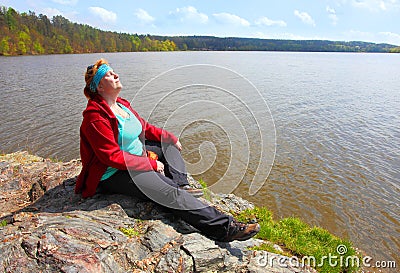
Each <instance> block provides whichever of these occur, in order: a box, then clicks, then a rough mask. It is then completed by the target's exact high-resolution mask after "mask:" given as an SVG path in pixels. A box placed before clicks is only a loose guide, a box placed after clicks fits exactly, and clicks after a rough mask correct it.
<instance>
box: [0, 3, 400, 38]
mask: <svg viewBox="0 0 400 273" xmlns="http://www.w3.org/2000/svg"><path fill="white" fill-rule="evenodd" d="M0 5H2V6H7V7H13V8H14V9H16V10H17V11H19V12H24V11H25V12H26V11H29V10H31V11H34V12H35V13H36V14H37V15H38V14H45V15H47V16H49V17H52V16H54V15H62V16H64V17H66V18H68V19H69V20H71V21H72V22H77V23H83V24H88V25H91V26H94V27H97V28H100V29H104V30H112V31H118V32H126V33H138V34H154V35H212V36H218V37H253V38H272V39H296V40H297V39H322V40H335V41H366V42H375V43H390V44H395V45H400V0H321V1H316V0H279V1H269V0H247V1H242V0H230V1H228V0H214V1H211V0H202V1H194V0H180V1H178V0H169V1H162V0H156V1H152V0H148V1H143V0H141V1H138V0H133V1H132V0H130V1H128V0H112V1H92V0H0Z"/></svg>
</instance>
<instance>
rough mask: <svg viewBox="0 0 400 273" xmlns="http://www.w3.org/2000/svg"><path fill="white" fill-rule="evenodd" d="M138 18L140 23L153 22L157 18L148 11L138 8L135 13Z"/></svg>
mask: <svg viewBox="0 0 400 273" xmlns="http://www.w3.org/2000/svg"><path fill="white" fill-rule="evenodd" d="M134 15H135V17H136V19H137V20H138V21H139V23H140V24H144V25H147V24H151V23H153V22H154V20H155V18H154V17H153V16H151V15H150V14H149V13H148V12H147V11H145V10H144V9H137V10H136V11H135V13H134Z"/></svg>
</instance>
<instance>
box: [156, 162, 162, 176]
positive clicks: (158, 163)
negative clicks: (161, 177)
mask: <svg viewBox="0 0 400 273" xmlns="http://www.w3.org/2000/svg"><path fill="white" fill-rule="evenodd" d="M156 162H157V172H159V173H162V174H163V173H164V164H163V163H162V162H160V161H158V160H157V161H156Z"/></svg>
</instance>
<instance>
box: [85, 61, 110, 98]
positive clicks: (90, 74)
mask: <svg viewBox="0 0 400 273" xmlns="http://www.w3.org/2000/svg"><path fill="white" fill-rule="evenodd" d="M103 64H107V65H108V62H107V60H105V59H103V58H101V59H100V60H97V62H96V63H95V64H94V65H90V66H88V67H87V69H86V72H85V82H86V86H85V88H83V93H84V94H85V96H86V98H87V99H93V98H94V97H95V95H96V94H97V90H96V91H94V92H93V91H92V90H90V84H91V82H92V81H93V78H94V75H96V72H97V70H98V69H99V67H100V66H101V65H103Z"/></svg>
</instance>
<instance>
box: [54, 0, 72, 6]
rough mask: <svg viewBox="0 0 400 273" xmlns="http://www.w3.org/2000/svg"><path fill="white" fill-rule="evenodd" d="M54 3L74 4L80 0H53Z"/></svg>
mask: <svg viewBox="0 0 400 273" xmlns="http://www.w3.org/2000/svg"><path fill="white" fill-rule="evenodd" d="M52 1H53V2H54V3H57V4H61V5H68V6H74V5H76V4H77V3H78V0H52Z"/></svg>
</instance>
